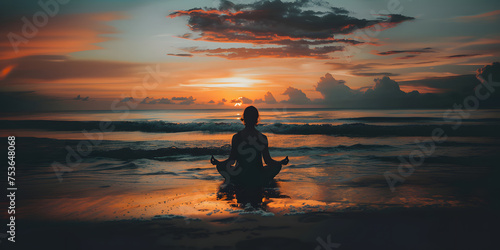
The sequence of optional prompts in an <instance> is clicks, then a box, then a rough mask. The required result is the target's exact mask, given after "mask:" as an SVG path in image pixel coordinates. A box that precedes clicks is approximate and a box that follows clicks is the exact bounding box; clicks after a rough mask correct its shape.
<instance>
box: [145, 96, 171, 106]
mask: <svg viewBox="0 0 500 250" xmlns="http://www.w3.org/2000/svg"><path fill="white" fill-rule="evenodd" d="M141 104H174V102H172V101H171V100H170V99H168V98H158V99H155V98H150V97H146V98H144V99H143V100H142V101H141Z"/></svg>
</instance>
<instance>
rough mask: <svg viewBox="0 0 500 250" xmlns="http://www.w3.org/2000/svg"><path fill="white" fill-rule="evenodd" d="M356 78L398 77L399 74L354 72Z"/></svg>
mask: <svg viewBox="0 0 500 250" xmlns="http://www.w3.org/2000/svg"><path fill="white" fill-rule="evenodd" d="M352 74H353V75H355V76H398V75H399V74H394V73H389V72H358V73H356V72H352Z"/></svg>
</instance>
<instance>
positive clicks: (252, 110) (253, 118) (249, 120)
mask: <svg viewBox="0 0 500 250" xmlns="http://www.w3.org/2000/svg"><path fill="white" fill-rule="evenodd" d="M240 120H241V121H242V122H243V124H245V126H247V127H248V126H250V127H255V126H256V125H257V123H259V111H258V110H257V108H256V107H254V106H248V107H247V108H246V109H245V111H244V112H243V115H242V116H241V118H240Z"/></svg>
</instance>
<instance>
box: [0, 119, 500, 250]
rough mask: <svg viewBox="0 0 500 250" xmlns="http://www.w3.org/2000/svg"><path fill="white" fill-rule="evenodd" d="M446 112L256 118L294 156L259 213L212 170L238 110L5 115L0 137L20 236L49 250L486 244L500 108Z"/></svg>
mask: <svg viewBox="0 0 500 250" xmlns="http://www.w3.org/2000/svg"><path fill="white" fill-rule="evenodd" d="M444 112H445V110H410V111H408V110H406V111H404V112H401V111H399V110H383V111H380V110H355V111H343V110H280V111H276V110H263V111H261V113H262V118H261V123H260V125H259V126H258V127H257V129H258V130H260V131H262V132H263V133H264V134H266V135H267V136H268V138H269V145H270V152H271V156H272V157H273V158H274V159H282V158H284V157H285V156H289V159H290V164H289V165H287V166H284V167H283V170H282V171H281V172H280V173H279V174H278V176H277V177H276V178H275V183H274V184H273V185H272V186H270V187H267V188H266V190H265V192H264V195H263V197H262V200H263V204H262V206H261V207H249V206H248V205H246V204H238V203H237V199H236V197H235V196H234V193H231V192H230V191H227V190H226V189H224V188H223V187H221V184H222V183H223V177H222V176H220V174H219V173H218V172H217V171H216V169H215V167H214V166H212V165H211V164H210V162H209V159H210V157H211V155H214V156H215V157H216V158H218V159H224V158H225V157H228V154H229V151H230V145H229V144H230V140H231V136H232V134H234V133H235V132H237V131H238V130H240V129H241V128H242V125H241V122H240V121H239V120H238V119H239V117H240V116H241V113H240V111H239V110H212V111H196V110H191V111H175V112H174V111H134V112H132V113H130V115H129V116H128V117H127V119H125V120H123V119H120V116H119V114H114V113H112V112H101V111H86V112H71V113H61V112H54V113H45V114H38V115H30V116H23V115H16V116H8V117H3V118H2V120H0V123H1V124H2V128H3V129H2V130H1V131H0V134H1V136H2V138H4V139H5V138H6V137H7V136H15V137H16V145H17V146H16V162H17V167H16V176H17V184H16V186H17V187H18V191H17V193H16V195H17V197H16V219H17V226H16V231H17V236H16V239H17V240H18V241H19V245H20V246H26V247H35V246H51V247H53V248H54V249H110V248H112V249H114V248H118V247H119V248H122V249H136V248H143V249H335V248H334V247H336V248H339V249H367V248H373V249H471V248H475V249H489V248H490V247H492V246H493V238H492V236H493V235H492V234H493V233H492V232H493V231H495V230H494V228H495V227H496V225H498V220H497V219H496V218H497V217H498V216H496V214H497V212H498V208H499V203H498V194H499V192H498V191H499V189H498V186H499V185H498V181H497V180H498V177H499V171H498V166H497V165H498V164H497V162H498V156H497V155H496V152H498V149H500V144H499V142H498V136H500V133H499V132H498V131H497V130H496V128H498V125H499V123H500V119H499V118H498V114H499V112H500V111H498V110H480V111H477V112H476V113H473V114H472V116H471V117H470V118H468V119H463V120H461V121H460V122H461V125H460V126H459V128H458V129H456V130H454V129H453V126H455V125H457V124H458V123H457V120H453V119H443V118H442V114H443V113H444ZM108 120H111V122H109V121H108ZM104 122H106V124H108V126H107V129H106V130H101V129H102V127H100V126H101V125H102V124H103V123H104ZM111 128H113V129H111ZM435 129H442V131H443V133H442V134H441V136H440V137H439V138H438V139H440V140H434V141H433V139H432V138H433V131H435ZM434 139H436V138H434ZM431 142H432V143H431ZM416 150H419V151H416ZM414 152H420V154H421V156H423V157H421V158H422V159H420V158H415V153H414ZM415 161H417V163H419V164H417V163H415ZM402 163H405V164H406V165H403V166H404V167H405V168H404V169H403V168H401V167H400V166H401V164H402ZM412 164H413V165H412ZM403 170H404V171H403ZM388 176H389V177H391V178H388ZM394 178H395V179H394ZM391 183H392V184H391ZM1 205H2V207H6V206H7V203H5V202H3V200H2V204H1ZM3 219H7V214H5V213H4V214H3ZM328 239H329V240H328ZM325 242H326V243H328V244H329V243H331V245H329V246H328V244H327V246H326V247H325V245H322V243H325ZM326 243H325V244H326ZM318 247H319V248H318ZM328 247H330V248H328Z"/></svg>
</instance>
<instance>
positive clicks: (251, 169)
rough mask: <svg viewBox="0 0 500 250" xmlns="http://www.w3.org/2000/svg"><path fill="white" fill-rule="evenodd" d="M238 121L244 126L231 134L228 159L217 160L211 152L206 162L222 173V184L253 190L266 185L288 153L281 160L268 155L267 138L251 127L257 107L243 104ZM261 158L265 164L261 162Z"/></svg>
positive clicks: (285, 162) (254, 123)
mask: <svg viewBox="0 0 500 250" xmlns="http://www.w3.org/2000/svg"><path fill="white" fill-rule="evenodd" d="M240 120H241V121H242V122H243V124H245V128H244V129H243V130H241V131H240V132H238V133H236V134H235V135H233V139H232V141H231V153H230V155H229V158H228V159H227V160H224V161H218V160H217V159H215V158H214V156H213V155H212V158H211V159H210V162H211V163H212V164H213V165H216V166H217V171H219V173H220V174H221V175H222V176H224V178H225V181H224V184H223V185H229V184H232V185H236V186H238V187H242V188H244V189H246V190H256V189H255V188H257V189H258V188H259V187H264V186H266V185H267V184H269V182H271V181H272V180H273V178H274V177H275V176H276V175H277V174H278V173H279V172H280V171H281V168H282V166H283V165H287V164H288V162H289V160H288V156H287V157H286V158H285V159H283V160H281V161H276V160H273V158H271V155H270V154H269V147H268V141H267V137H266V136H265V135H264V134H262V133H261V132H259V131H258V130H257V129H256V128H255V126H257V123H258V122H259V111H258V110H257V108H255V107H254V106H249V107H247V108H246V109H245V111H244V112H243V116H242V117H241V119H240ZM262 158H264V162H265V163H266V164H267V165H266V166H264V165H263V164H262ZM234 163H236V164H235V165H234V166H233V164H234Z"/></svg>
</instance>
